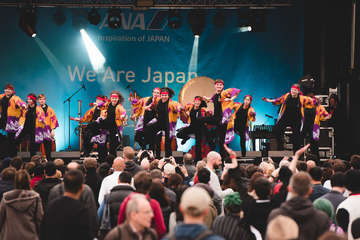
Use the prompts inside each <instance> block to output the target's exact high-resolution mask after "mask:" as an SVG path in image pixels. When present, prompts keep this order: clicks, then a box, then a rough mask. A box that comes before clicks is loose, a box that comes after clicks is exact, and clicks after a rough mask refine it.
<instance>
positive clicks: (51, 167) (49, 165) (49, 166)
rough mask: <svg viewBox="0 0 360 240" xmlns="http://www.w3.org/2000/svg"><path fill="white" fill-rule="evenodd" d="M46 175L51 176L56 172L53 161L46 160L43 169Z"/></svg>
mask: <svg viewBox="0 0 360 240" xmlns="http://www.w3.org/2000/svg"><path fill="white" fill-rule="evenodd" d="M44 173H45V176H46V177H52V176H54V175H55V174H56V166H55V164H54V163H53V162H47V163H46V164H45V170H44Z"/></svg>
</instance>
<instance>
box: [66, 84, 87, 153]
mask: <svg viewBox="0 0 360 240" xmlns="http://www.w3.org/2000/svg"><path fill="white" fill-rule="evenodd" d="M81 89H84V90H85V84H82V85H81V88H79V89H78V90H76V91H75V92H74V93H73V94H72V95H71V96H70V97H68V98H67V99H66V100H65V101H64V104H65V103H66V102H69V117H68V121H69V129H68V130H69V131H68V133H69V145H68V148H67V150H71V145H70V105H71V104H70V102H71V98H72V97H73V96H75V95H76V94H77V93H78V92H80V91H81Z"/></svg>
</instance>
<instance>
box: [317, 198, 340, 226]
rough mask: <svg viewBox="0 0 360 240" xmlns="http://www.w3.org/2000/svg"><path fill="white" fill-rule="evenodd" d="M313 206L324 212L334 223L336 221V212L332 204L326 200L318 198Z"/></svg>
mask: <svg viewBox="0 0 360 240" xmlns="http://www.w3.org/2000/svg"><path fill="white" fill-rule="evenodd" d="M313 205H314V207H315V208H316V209H318V210H320V211H323V212H324V213H326V215H327V216H328V217H329V218H330V219H331V220H332V221H333V222H334V221H335V211H334V207H333V205H332V203H331V202H330V201H329V200H327V199H326V198H318V199H316V200H315V201H314V202H313Z"/></svg>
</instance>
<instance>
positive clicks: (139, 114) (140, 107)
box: [130, 97, 151, 131]
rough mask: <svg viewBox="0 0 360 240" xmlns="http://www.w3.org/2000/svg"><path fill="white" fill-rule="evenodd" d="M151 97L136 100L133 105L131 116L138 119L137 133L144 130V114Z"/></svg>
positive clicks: (132, 102)
mask: <svg viewBox="0 0 360 240" xmlns="http://www.w3.org/2000/svg"><path fill="white" fill-rule="evenodd" d="M150 98H151V97H144V98H141V99H137V98H134V99H133V100H132V101H131V102H130V103H131V116H132V117H133V118H135V119H137V122H136V126H135V131H143V130H144V114H145V107H146V103H147V102H148V101H149V99H150Z"/></svg>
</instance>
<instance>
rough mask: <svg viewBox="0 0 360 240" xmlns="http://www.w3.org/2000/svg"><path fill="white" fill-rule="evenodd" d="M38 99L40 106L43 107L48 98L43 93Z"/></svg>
mask: <svg viewBox="0 0 360 240" xmlns="http://www.w3.org/2000/svg"><path fill="white" fill-rule="evenodd" d="M37 98H38V101H39V104H40V106H43V105H45V104H46V96H45V94H43V93H41V94H39V96H38V97H37Z"/></svg>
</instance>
